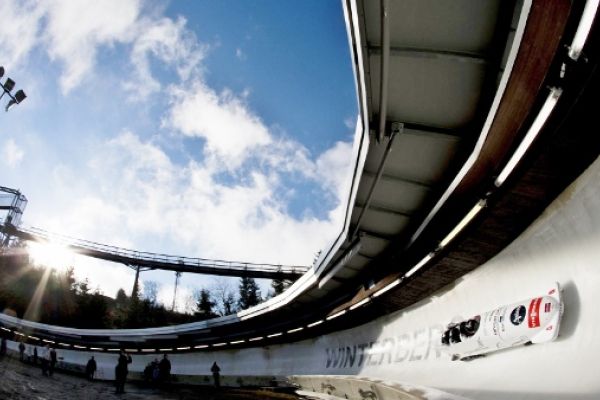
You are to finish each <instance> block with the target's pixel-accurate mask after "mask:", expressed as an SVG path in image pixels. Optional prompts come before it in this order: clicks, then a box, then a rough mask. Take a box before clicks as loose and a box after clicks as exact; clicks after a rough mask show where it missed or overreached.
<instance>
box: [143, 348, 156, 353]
mask: <svg viewBox="0 0 600 400" xmlns="http://www.w3.org/2000/svg"><path fill="white" fill-rule="evenodd" d="M155 351H156V350H155V349H142V353H154V352H155Z"/></svg>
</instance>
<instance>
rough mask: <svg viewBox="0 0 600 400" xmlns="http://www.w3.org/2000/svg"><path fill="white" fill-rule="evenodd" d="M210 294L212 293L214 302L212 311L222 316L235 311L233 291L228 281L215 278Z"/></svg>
mask: <svg viewBox="0 0 600 400" xmlns="http://www.w3.org/2000/svg"><path fill="white" fill-rule="evenodd" d="M211 293H213V297H214V301H215V307H214V310H215V311H216V312H217V314H219V315H221V316H224V315H229V314H233V313H234V312H236V311H237V307H236V297H235V291H234V289H233V288H232V285H231V283H230V282H229V280H227V279H225V278H216V279H215V283H214V284H213V286H212V289H211Z"/></svg>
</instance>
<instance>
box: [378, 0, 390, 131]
mask: <svg viewBox="0 0 600 400" xmlns="http://www.w3.org/2000/svg"><path fill="white" fill-rule="evenodd" d="M380 6H381V39H382V45H381V63H380V64H381V71H380V80H379V131H378V132H377V141H378V142H381V141H382V140H383V138H384V137H385V119H386V117H387V97H388V94H387V93H388V78H389V70H390V24H389V18H388V7H389V0H381V2H380Z"/></svg>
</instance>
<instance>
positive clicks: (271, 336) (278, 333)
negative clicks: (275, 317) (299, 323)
mask: <svg viewBox="0 0 600 400" xmlns="http://www.w3.org/2000/svg"><path fill="white" fill-rule="evenodd" d="M281 335H283V332H277V333H273V334H272V335H267V337H268V338H273V337H277V336H281Z"/></svg>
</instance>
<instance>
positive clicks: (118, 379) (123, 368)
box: [115, 349, 133, 394]
mask: <svg viewBox="0 0 600 400" xmlns="http://www.w3.org/2000/svg"><path fill="white" fill-rule="evenodd" d="M132 361H133V360H132V359H131V356H130V355H129V354H127V353H126V352H125V350H123V349H121V353H120V354H119V359H118V360H117V366H116V367H115V383H116V386H117V391H116V393H117V394H121V393H125V381H126V380H127V374H128V373H129V370H128V368H127V364H131V362H132Z"/></svg>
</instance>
